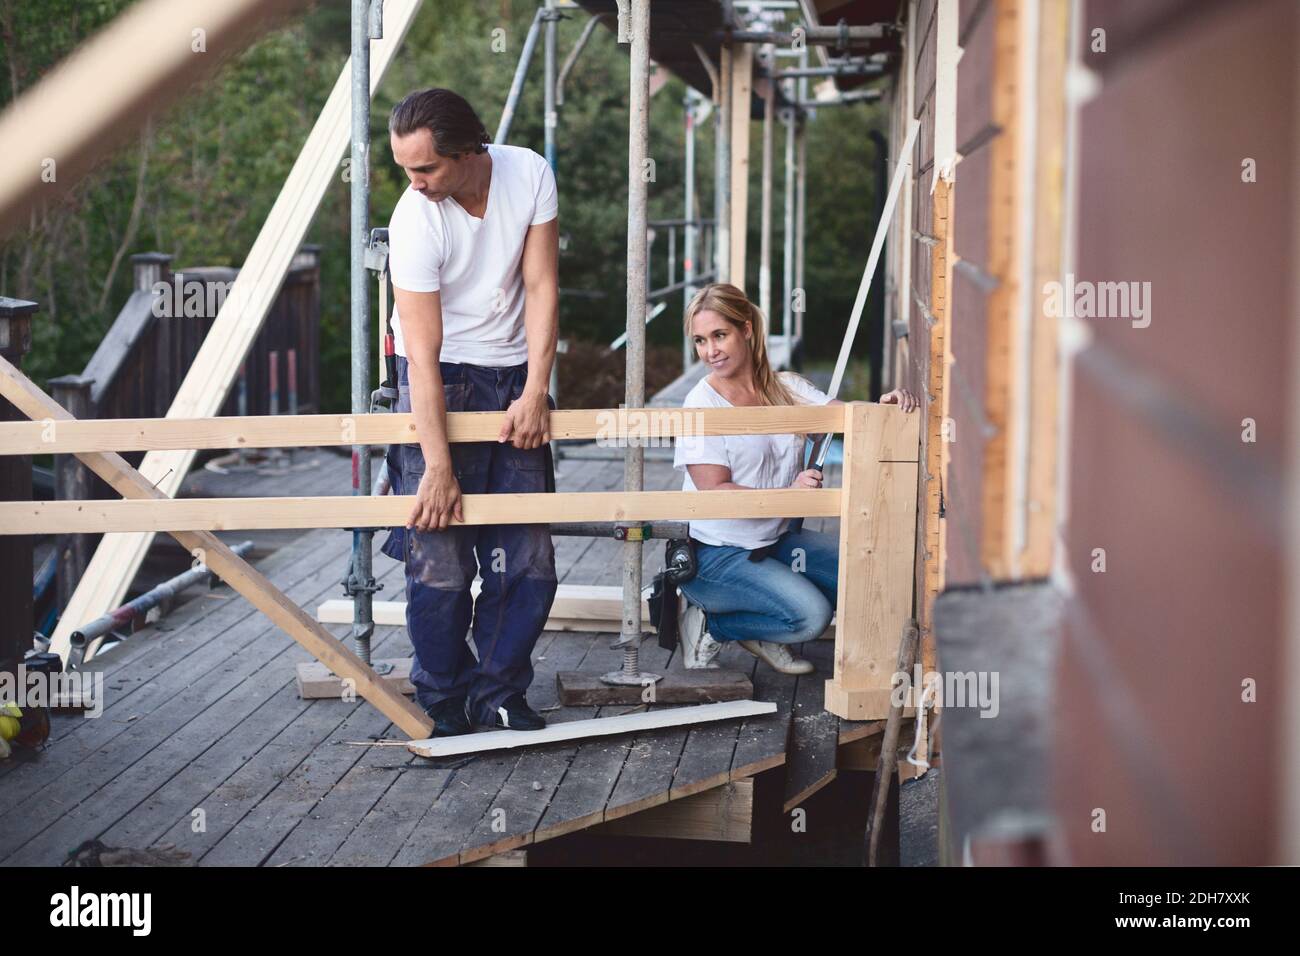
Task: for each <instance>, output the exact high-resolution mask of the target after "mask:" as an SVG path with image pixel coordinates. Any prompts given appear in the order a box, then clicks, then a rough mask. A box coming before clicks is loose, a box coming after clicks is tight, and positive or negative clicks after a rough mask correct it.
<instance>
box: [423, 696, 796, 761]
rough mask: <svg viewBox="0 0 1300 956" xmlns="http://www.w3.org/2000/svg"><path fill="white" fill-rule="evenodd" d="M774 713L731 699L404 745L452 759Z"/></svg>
mask: <svg viewBox="0 0 1300 956" xmlns="http://www.w3.org/2000/svg"><path fill="white" fill-rule="evenodd" d="M774 713H776V704H772V703H767V702H764V701H758V700H731V701H727V702H726V703H722V704H700V705H699V706H697V707H670V708H666V709H663V710H652V711H649V712H648V713H640V714H622V715H620V716H618V717H597V718H594V719H592V720H569V721H565V722H563V723H559V724H551V725H550V726H548V727H546V728H545V729H543V730H489V731H487V732H486V733H481V734H463V735H461V736H459V737H432V738H430V739H428V740H412V741H411V742H410V743H408V744H407V745H406V747H407V749H408V750H410V751H411V753H413V754H417V755H418V756H421V757H454V756H456V755H457V754H476V753H484V752H485V751H489V750H504V749H509V748H513V747H527V746H532V745H536V744H551V743H555V742H557V741H563V740H581V739H584V738H588V737H603V736H608V735H611V734H632V733H639V732H641V731H645V730H658V729H660V728H663V727H682V726H686V725H688V724H702V723H707V722H709V721H713V720H734V719H736V718H738V717H756V716H758V715H759V714H774Z"/></svg>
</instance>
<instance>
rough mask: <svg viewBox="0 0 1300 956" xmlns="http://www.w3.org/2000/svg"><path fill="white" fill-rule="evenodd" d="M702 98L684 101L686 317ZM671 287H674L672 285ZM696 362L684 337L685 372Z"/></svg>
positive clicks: (690, 92)
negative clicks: (697, 118)
mask: <svg viewBox="0 0 1300 956" xmlns="http://www.w3.org/2000/svg"><path fill="white" fill-rule="evenodd" d="M696 96H698V94H697V93H696V92H695V90H694V89H692V88H691V87H689V86H688V87H687V88H686V98H685V99H684V100H683V101H682V103H683V105H684V107H685V112H686V201H685V209H684V210H683V211H682V218H683V219H685V220H686V252H685V256H684V257H683V259H682V278H683V279H684V280H685V281H686V285H685V287H684V290H683V300H684V301H683V304H682V314H683V315H685V314H686V306H687V305H689V304H690V301H691V297H692V296H694V295H695V255H696V247H697V245H698V238H697V235H696V229H695V99H696ZM670 284H671V283H670ZM694 359H695V349H693V348H692V347H691V337H690V336H689V335H687V334H686V333H685V332H683V333H682V371H683V372H685V371H686V370H687V369H689V368H690V367H691V363H692V362H693V361H694Z"/></svg>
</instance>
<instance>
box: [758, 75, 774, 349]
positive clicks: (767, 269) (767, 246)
mask: <svg viewBox="0 0 1300 956" xmlns="http://www.w3.org/2000/svg"><path fill="white" fill-rule="evenodd" d="M765 53H766V57H767V63H768V65H769V66H770V65H771V64H772V63H774V62H776V57H775V56H774V55H773V53H772V51H771V50H770V49H768V50H766V51H765ZM770 72H771V71H770V69H769V73H770ZM775 112H776V82H775V81H774V80H772V79H771V78H770V77H769V78H768V82H767V93H766V95H765V96H764V97H763V177H762V182H763V187H762V201H761V204H760V207H759V237H758V307H759V309H760V310H761V311H762V313H763V316H764V318H765V319H766V320H767V323H768V333H769V334H770V333H771V324H772V125H773V120H774V119H775V115H774V114H775Z"/></svg>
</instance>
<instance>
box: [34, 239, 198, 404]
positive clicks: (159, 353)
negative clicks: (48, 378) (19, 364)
mask: <svg viewBox="0 0 1300 956" xmlns="http://www.w3.org/2000/svg"><path fill="white" fill-rule="evenodd" d="M171 260H172V257H171V256H169V255H167V254H166V253H162V252H142V253H140V254H139V255H134V256H132V257H131V266H132V270H133V272H134V274H135V291H136V292H143V293H145V294H146V295H148V296H149V302H150V309H151V310H152V312H153V337H154V338H153V341H154V351H153V358H152V360H150V359H148V358H145V359H144V361H146V362H148V361H152V367H151V368H150V369H149V372H148V375H147V379H149V380H152V382H153V397H152V399H151V400H150V401H149V402H148V405H147V406H146V407H147V408H148V409H149V413H148V414H149V415H150V416H156V417H159V418H161V417H162V416H163V415H166V414H167V409H168V408H170V407H171V403H172V395H173V394H175V392H176V389H175V387H174V385H175V382H176V379H177V377H178V375H179V372H178V370H177V366H176V359H175V356H176V346H175V341H176V339H177V338H178V337H179V336H178V332H177V329H176V322H177V320H178V319H179V318H182V317H184V315H185V310H184V308H183V307H182V305H183V302H173V303H172V308H171V309H164V308H163V305H164V304H165V303H166V302H167V301H168V300H166V299H164V300H163V302H162V303H160V302H159V301H158V298H157V297H156V296H155V295H154V286H155V285H157V284H158V283H160V282H161V283H164V284H166V285H170V284H171V281H172V270H171ZM164 295H170V293H164ZM50 384H51V385H52V384H54V383H53V382H51V383H50ZM54 400H55V401H56V402H58V403H59V404H60V405H63V407H64V408H67V409H68V411H70V412H72V415H73V417H74V418H88V417H90V416H89V415H85V414H83V413H82V412H81V411H77V410H76V409H74V408H69V407H68V406H67V405H66V404H64V403H63V402H62V401H61V400H60V399H59V396H58V395H57V394H56V395H55V396H54ZM83 411H84V410H83Z"/></svg>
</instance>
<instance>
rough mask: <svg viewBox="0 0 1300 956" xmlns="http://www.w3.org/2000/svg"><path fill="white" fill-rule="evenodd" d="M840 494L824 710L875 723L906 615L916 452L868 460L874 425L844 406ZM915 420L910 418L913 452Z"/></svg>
mask: <svg viewBox="0 0 1300 956" xmlns="http://www.w3.org/2000/svg"><path fill="white" fill-rule="evenodd" d="M848 407H849V413H848V417H847V419H846V421H845V432H844V478H843V483H844V487H843V489H842V491H841V495H840V504H841V512H840V562H839V567H840V580H839V594H838V602H837V619H838V626H837V628H836V637H835V676H834V678H833V679H831V680H829V681H827V682H826V709H827V710H828V711H830V712H831V713H833V714H835V715H836V716H838V717H842V718H844V719H846V720H880V719H882V718H884V717H887V716H888V715H889V697H890V687H891V680H892V677H893V669H894V662H895V659H896V657H897V653H898V644H897V642H898V635H899V634H901V633H902V631H903V625H904V623H905V622H906V621H907V620H908V618H909V617H911V613H912V600H913V595H912V581H913V568H914V561H915V550H916V493H917V492H916V489H917V470H918V466H917V463H916V455H917V454H918V452H917V451H914V452H913V460H912V461H911V462H903V461H879V460H876V461H873V460H872V458H873V457H875V453H874V449H875V448H877V447H879V439H878V437H877V429H878V428H879V427H880V424H881V420H880V419H878V418H873V417H872V416H870V415H869V414H867V413H866V409H867V408H868V407H869V406H866V405H859V404H854V405H850V406H848ZM920 418H921V416H920V415H912V416H911V425H912V436H913V442H915V443H917V444H914V445H913V447H914V448H919V440H920Z"/></svg>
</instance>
